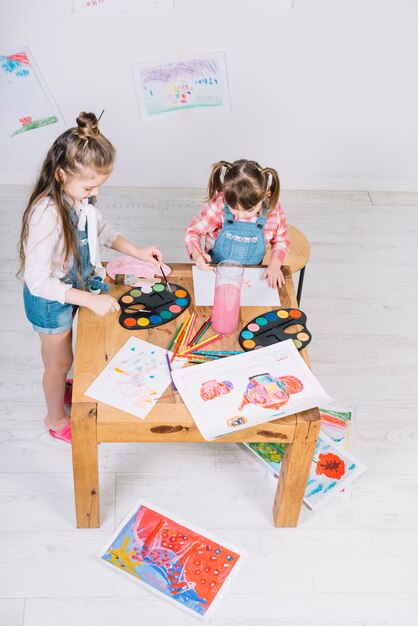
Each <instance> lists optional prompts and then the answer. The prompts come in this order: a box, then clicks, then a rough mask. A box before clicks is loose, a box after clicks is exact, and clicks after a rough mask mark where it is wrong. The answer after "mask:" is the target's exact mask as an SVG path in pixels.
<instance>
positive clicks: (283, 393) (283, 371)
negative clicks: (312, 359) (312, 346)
mask: <svg viewBox="0 0 418 626" xmlns="http://www.w3.org/2000/svg"><path fill="white" fill-rule="evenodd" d="M173 379H174V382H175V384H176V387H177V389H178V391H179V393H180V395H181V397H182V399H183V402H184V403H185V404H186V406H187V408H188V409H189V411H190V414H191V415H192V417H193V419H194V421H195V422H196V426H197V427H198V429H199V431H200V432H201V434H202V436H203V437H204V438H205V439H207V440H211V439H215V438H216V437H220V436H222V435H226V434H229V433H231V432H233V431H234V430H243V429H245V428H250V427H251V426H256V425H257V424H263V423H265V422H269V421H271V420H274V419H277V418H280V417H285V416H286V415H292V414H293V413H296V412H299V411H305V410H306V409H310V408H313V407H316V406H320V405H321V404H323V403H325V402H329V401H330V397H329V395H328V394H327V393H326V392H325V391H324V389H323V388H322V387H321V385H320V384H319V382H318V381H317V379H316V378H315V376H314V375H313V374H312V372H311V370H310V369H309V367H308V366H307V365H306V363H305V361H304V360H303V359H302V357H301V356H300V354H299V352H298V351H297V349H296V347H295V344H294V343H293V341H292V340H291V339H289V340H287V341H283V342H280V343H278V344H277V343H276V344H274V345H272V346H267V347H266V348H259V349H257V350H253V351H251V352H245V353H243V354H237V355H235V356H231V357H227V358H225V359H217V360H216V361H211V362H209V363H204V364H202V365H194V366H192V367H187V368H185V369H183V370H178V371H176V372H173Z"/></svg>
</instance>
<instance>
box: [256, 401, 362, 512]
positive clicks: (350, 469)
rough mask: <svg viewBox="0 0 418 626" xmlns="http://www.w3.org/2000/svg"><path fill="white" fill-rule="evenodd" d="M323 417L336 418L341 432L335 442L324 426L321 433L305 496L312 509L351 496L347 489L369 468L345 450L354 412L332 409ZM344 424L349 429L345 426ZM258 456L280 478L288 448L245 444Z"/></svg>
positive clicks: (324, 412)
mask: <svg viewBox="0 0 418 626" xmlns="http://www.w3.org/2000/svg"><path fill="white" fill-rule="evenodd" d="M319 411H320V415H321V421H322V415H326V418H325V419H326V420H329V418H330V417H332V423H333V428H334V429H335V420H338V421H337V423H338V425H339V428H338V432H335V430H334V436H335V437H336V438H335V440H333V439H331V437H329V436H328V435H327V434H326V433H325V429H324V425H323V424H322V425H321V433H320V435H319V438H318V442H317V445H316V449H315V453H314V458H313V462H312V468H311V471H310V473H309V478H308V482H307V485H306V491H305V496H304V502H305V504H307V505H308V506H309V507H310V508H311V509H314V510H315V509H318V508H320V507H321V506H322V505H323V504H325V503H326V502H327V501H329V500H330V499H331V498H333V497H335V496H337V495H340V494H341V492H345V493H346V492H347V487H348V486H349V485H350V484H351V483H352V482H353V480H355V479H356V478H357V477H358V476H360V474H362V473H363V472H364V471H365V469H366V466H365V465H364V464H363V463H362V462H361V461H359V460H358V459H356V458H355V457H354V456H353V455H352V454H350V453H349V452H348V451H347V450H346V449H345V447H344V446H345V444H346V440H345V439H344V437H343V436H342V432H343V430H344V433H345V435H347V428H349V424H350V421H351V409H350V410H346V411H336V410H332V409H319ZM343 424H344V425H345V426H343ZM244 445H245V446H246V447H247V448H249V449H250V450H251V451H252V452H254V454H256V455H257V456H258V457H259V458H260V459H261V460H262V461H263V462H264V463H265V464H266V465H267V466H268V467H269V469H270V470H271V471H272V472H273V473H274V475H275V476H276V478H277V477H278V476H279V473H280V469H281V464H282V460H283V456H284V453H285V450H286V444H277V443H246V444H244Z"/></svg>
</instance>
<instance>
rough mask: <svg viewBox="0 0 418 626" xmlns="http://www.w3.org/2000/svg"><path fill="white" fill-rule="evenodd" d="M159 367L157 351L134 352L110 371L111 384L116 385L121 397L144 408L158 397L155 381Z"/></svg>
mask: <svg viewBox="0 0 418 626" xmlns="http://www.w3.org/2000/svg"><path fill="white" fill-rule="evenodd" d="M157 367H158V362H157V354H156V350H150V351H147V352H145V351H141V350H138V351H136V350H135V351H134V352H132V355H129V356H128V357H127V358H126V359H123V360H122V361H120V363H118V365H117V366H116V367H114V368H113V369H111V370H109V372H108V380H109V383H110V384H111V385H112V384H115V390H116V392H117V393H118V395H119V396H120V397H123V398H125V399H127V398H131V401H132V403H133V405H134V406H137V407H139V408H144V407H145V405H146V403H149V402H153V400H154V398H155V396H156V395H157V392H156V390H155V389H154V385H153V383H154V381H155V377H156V371H157Z"/></svg>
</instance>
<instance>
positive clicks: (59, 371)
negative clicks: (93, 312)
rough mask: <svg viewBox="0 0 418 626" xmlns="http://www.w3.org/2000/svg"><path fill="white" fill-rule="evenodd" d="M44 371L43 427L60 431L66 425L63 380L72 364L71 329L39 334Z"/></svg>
mask: <svg viewBox="0 0 418 626" xmlns="http://www.w3.org/2000/svg"><path fill="white" fill-rule="evenodd" d="M39 336H40V338H41V354H42V360H43V362H44V366H45V371H44V376H43V381H42V383H43V388H44V395H45V402H46V406H47V409H48V413H47V416H46V418H45V426H46V427H47V428H51V429H52V430H60V429H61V428H63V427H64V426H65V425H66V424H67V423H68V416H67V414H66V412H65V409H64V392H65V379H66V377H67V374H68V370H69V369H70V367H71V364H72V362H73V349H72V329H71V328H70V330H68V331H66V332H65V333H59V334H58V335H45V334H43V333H39Z"/></svg>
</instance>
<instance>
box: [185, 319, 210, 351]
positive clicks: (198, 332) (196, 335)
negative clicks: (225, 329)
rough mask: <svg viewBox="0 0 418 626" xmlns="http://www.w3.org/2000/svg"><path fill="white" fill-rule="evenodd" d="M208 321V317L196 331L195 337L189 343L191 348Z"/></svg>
mask: <svg viewBox="0 0 418 626" xmlns="http://www.w3.org/2000/svg"><path fill="white" fill-rule="evenodd" d="M209 321H210V315H209V317H207V318H206V319H205V321H204V322H203V324H202V325H201V327H200V328H199V330H198V331H197V333H196V334H195V335H193V338H192V340H191V342H190V345H191V346H192V345H193V344H194V342H195V341H196V339H197V337H198V336H199V334H200V333H201V332H202V330H203V328H204V327H205V325H206V324H208V323H209Z"/></svg>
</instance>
